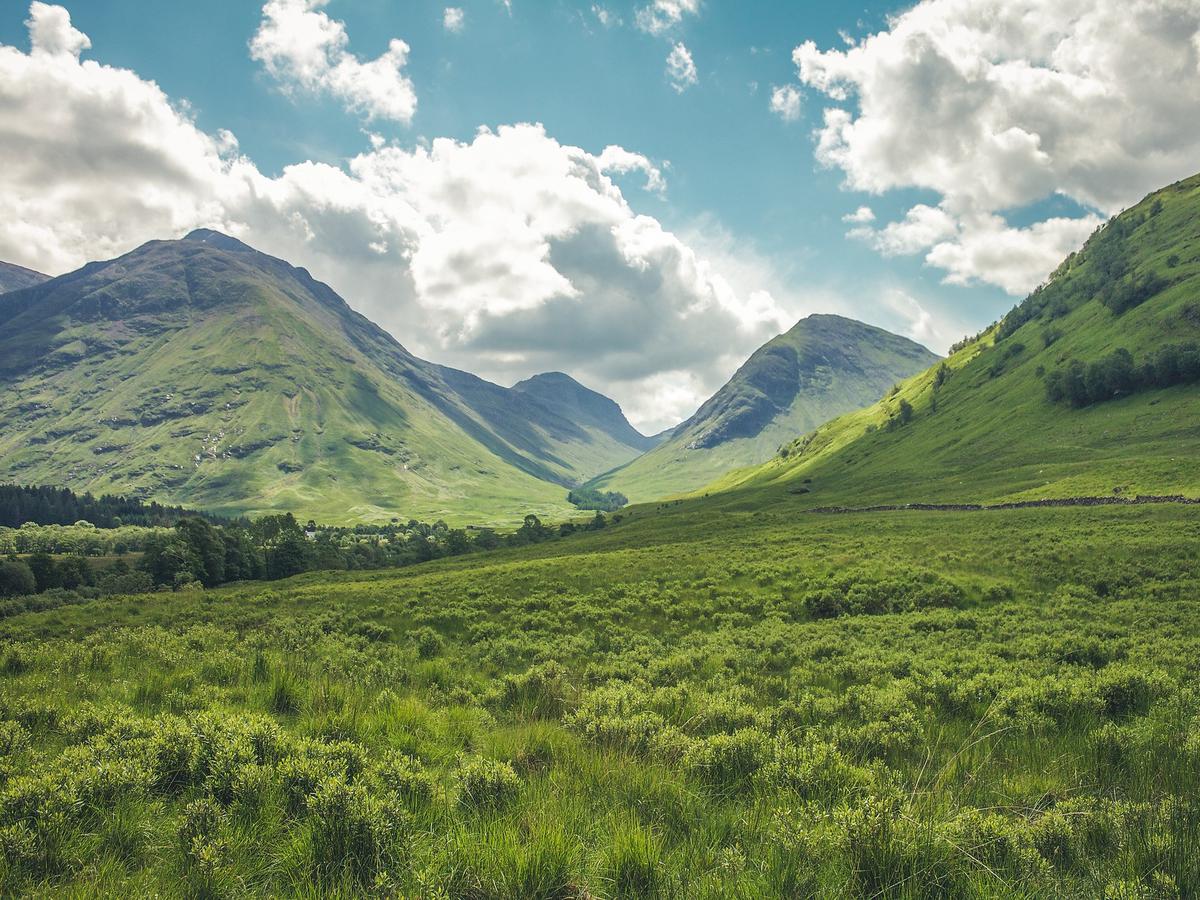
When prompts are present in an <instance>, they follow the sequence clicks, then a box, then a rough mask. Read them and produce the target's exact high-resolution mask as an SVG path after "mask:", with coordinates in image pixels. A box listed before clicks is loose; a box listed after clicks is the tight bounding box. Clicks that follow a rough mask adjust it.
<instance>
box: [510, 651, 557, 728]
mask: <svg viewBox="0 0 1200 900" xmlns="http://www.w3.org/2000/svg"><path fill="white" fill-rule="evenodd" d="M566 674H567V673H566V670H565V669H564V668H563V667H562V666H561V665H559V664H558V663H557V662H554V661H553V660H551V661H550V662H545V663H542V664H541V665H537V666H533V667H532V668H530V669H528V670H527V671H525V672H524V673H522V674H520V675H506V676H505V677H504V681H503V682H502V687H501V691H500V697H499V704H500V706H501V707H502V708H504V709H508V710H513V711H515V712H518V713H520V714H521V715H524V716H531V717H535V718H555V719H556V718H558V717H559V716H561V715H562V714H563V710H564V708H565V703H564V700H565V697H566V693H567V683H566Z"/></svg>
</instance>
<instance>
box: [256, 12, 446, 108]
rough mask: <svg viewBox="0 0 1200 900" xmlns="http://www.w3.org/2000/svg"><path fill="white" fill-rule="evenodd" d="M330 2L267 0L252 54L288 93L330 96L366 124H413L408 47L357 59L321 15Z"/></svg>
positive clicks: (340, 27)
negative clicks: (365, 121)
mask: <svg viewBox="0 0 1200 900" xmlns="http://www.w3.org/2000/svg"><path fill="white" fill-rule="evenodd" d="M326 3H328V0H268V2H267V3H266V4H265V5H264V6H263V9H262V22H261V23H260V24H259V27H258V31H257V32H256V33H255V35H254V37H253V38H252V39H251V41H250V54H251V56H252V57H253V58H254V59H255V60H257V61H258V62H261V63H262V64H263V67H264V68H265V69H266V70H267V72H268V73H269V74H270V75H271V76H272V77H273V78H275V79H276V80H278V81H279V83H280V84H281V85H282V86H283V89H284V90H285V91H287V92H290V93H298V92H306V93H310V94H329V95H330V96H333V97H336V98H338V99H339V100H340V101H342V103H344V104H345V105H346V107H347V108H348V109H350V110H352V111H353V112H356V113H359V114H361V115H363V116H365V117H366V118H367V120H368V121H370V120H375V119H387V120H391V121H395V122H402V123H405V124H408V123H409V122H411V121H412V117H413V115H414V113H415V112H416V109H417V94H416V90H415V89H414V88H413V83H412V81H411V80H409V78H408V77H407V76H406V75H405V74H404V66H405V64H406V63H407V61H408V51H409V47H408V44H406V43H404V41H402V40H399V39H397V38H393V39H392V40H391V41H390V42H389V43H388V49H387V50H386V51H385V52H384V53H383V54H382V55H380V56H379V57H377V58H376V59H373V60H370V61H368V62H363V61H361V60H359V59H358V57H356V56H355V55H354V54H352V53H351V52H350V51H349V49H348V47H349V44H350V38H349V36H348V35H347V34H346V26H345V25H344V24H343V23H341V22H338V21H336V20H334V19H331V18H329V16H327V15H326V14H325V13H324V12H322V11H321V7H322V6H325V5H326ZM449 12H450V11H449V10H447V27H449V19H450V16H449ZM459 25H460V26H461V18H460V20H459Z"/></svg>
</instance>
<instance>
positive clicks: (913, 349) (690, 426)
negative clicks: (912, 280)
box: [593, 315, 938, 501]
mask: <svg viewBox="0 0 1200 900" xmlns="http://www.w3.org/2000/svg"><path fill="white" fill-rule="evenodd" d="M937 358H938V357H937V356H936V355H935V354H933V353H931V352H930V351H929V350H926V349H925V348H924V347H922V346H921V345H920V344H916V343H914V342H913V341H910V340H908V339H907V338H902V337H899V336H898V335H894V334H891V333H890V332H887V331H884V330H883V329H881V328H874V327H872V326H870V325H865V324H863V323H862V322H856V321H854V320H853V319H845V318H842V317H841V316H831V315H815V316H809V317H808V318H806V319H802V320H800V321H799V322H797V323H796V325H795V326H793V327H792V329H791V330H790V331H788V332H786V333H785V334H781V335H779V336H778V337H776V338H774V339H773V340H771V341H769V342H768V343H766V344H764V345H763V346H762V347H760V348H759V349H758V350H757V351H756V352H755V353H754V355H753V356H751V357H750V358H749V359H748V360H747V361H746V363H745V364H744V365H743V366H742V367H741V368H740V369H738V371H737V372H736V373H735V374H734V376H733V377H732V378H731V379H730V380H729V382H728V383H727V384H726V385H725V386H724V387H723V388H721V390H720V391H718V392H717V393H716V394H714V395H713V396H712V398H710V399H709V400H708V401H707V402H706V403H705V404H704V405H703V406H701V407H700V409H699V410H697V412H696V414H695V415H693V416H692V417H691V418H690V419H688V420H687V421H686V422H684V423H683V424H681V425H679V426H678V427H677V428H675V429H674V430H673V431H672V432H671V433H670V434H669V436H668V437H667V438H666V440H664V441H663V442H662V443H661V444H660V445H659V446H658V447H656V448H655V449H653V450H651V451H650V452H649V453H647V454H646V455H644V456H641V457H639V458H638V459H636V460H634V461H633V462H631V463H629V464H628V465H626V466H624V467H622V468H620V469H618V470H616V471H614V472H610V473H608V474H606V475H603V476H601V477H600V478H598V479H596V480H595V481H594V482H593V484H594V485H595V486H596V487H597V488H600V489H603V490H615V491H620V492H621V493H623V494H625V495H626V496H628V497H629V498H630V499H631V500H634V501H644V500H652V499H657V498H660V497H666V496H670V495H672V494H679V493H684V492H687V491H692V490H695V489H697V488H699V487H701V486H703V485H705V484H707V483H709V482H710V481H712V480H713V479H714V478H717V477H718V476H719V475H721V474H722V473H724V472H727V471H729V470H730V469H734V468H739V467H742V466H747V465H751V464H754V463H761V462H763V461H765V460H767V459H770V458H771V456H772V455H773V454H774V453H775V452H776V450H778V448H779V446H780V444H782V443H786V442H787V441H790V440H791V439H792V438H794V437H795V436H796V435H797V434H802V433H804V432H806V431H808V430H810V429H812V428H815V427H816V426H818V425H820V424H821V423H822V422H826V421H828V420H829V419H832V418H834V417H835V416H838V415H841V414H842V413H845V412H847V411H849V410H852V409H857V408H859V407H862V406H865V405H867V404H868V403H871V402H873V401H875V400H877V399H878V398H879V397H880V396H882V395H883V393H884V391H886V390H888V389H889V388H890V387H892V385H894V384H895V383H896V382H897V381H898V380H900V379H902V378H906V377H908V376H910V375H912V374H913V373H914V372H919V371H921V370H922V369H924V368H925V367H927V366H928V365H930V364H931V363H932V362H934V361H935V360H936V359H937Z"/></svg>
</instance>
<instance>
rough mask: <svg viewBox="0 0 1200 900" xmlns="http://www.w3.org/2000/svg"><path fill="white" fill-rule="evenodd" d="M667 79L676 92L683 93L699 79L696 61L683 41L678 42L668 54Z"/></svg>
mask: <svg viewBox="0 0 1200 900" xmlns="http://www.w3.org/2000/svg"><path fill="white" fill-rule="evenodd" d="M667 79H668V80H669V81H670V82H671V87H673V88H674V89H675V91H676V93H679V94H682V93H683V92H684V91H686V90H687V89H688V88H690V87H691V86H692V85H694V84H695V83H696V81H697V76H696V63H695V62H694V61H693V60H692V53H691V51H690V50H688V48H687V47H685V46H684V45H683V43H682V42H681V43H677V44H676V45H675V46H674V47H672V48H671V52H670V53H669V54H667Z"/></svg>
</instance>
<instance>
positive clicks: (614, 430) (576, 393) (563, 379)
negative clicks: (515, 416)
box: [512, 372, 657, 450]
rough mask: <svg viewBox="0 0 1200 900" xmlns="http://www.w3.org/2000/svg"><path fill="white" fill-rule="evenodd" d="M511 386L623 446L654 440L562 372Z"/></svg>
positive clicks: (610, 403) (606, 399)
mask: <svg viewBox="0 0 1200 900" xmlns="http://www.w3.org/2000/svg"><path fill="white" fill-rule="evenodd" d="M512 389H513V390H514V391H519V392H521V393H522V394H526V395H528V396H530V397H533V398H535V399H537V400H539V401H540V402H541V403H542V404H544V405H545V406H548V407H550V408H551V409H553V410H555V411H556V412H558V413H559V414H560V415H562V416H564V417H566V418H568V419H570V420H571V421H575V422H586V423H588V424H590V425H592V426H594V427H597V428H599V429H600V430H602V431H603V432H604V433H606V434H608V435H609V436H610V437H613V438H615V439H616V440H618V441H620V442H621V443H622V444H625V445H626V446H627V447H633V448H635V449H638V450H649V449H650V448H651V447H653V446H654V445H655V444H656V443H657V441H656V440H655V439H653V438H648V437H646V436H645V435H644V434H642V433H641V432H640V431H638V430H637V429H636V428H634V427H633V426H632V425H630V424H629V420H628V419H626V418H625V413H623V412H622V411H621V407H620V406H619V405H618V404H617V402H616V401H615V400H613V399H612V398H611V397H606V396H605V395H604V394H600V393H597V392H596V391H593V390H592V389H591V388H589V387H587V386H586V385H583V384H580V383H579V382H578V381H576V380H575V379H574V378H572V377H571V376H570V375H567V374H566V373H565V372H542V373H541V374H539V375H533V376H531V377H530V378H526V379H525V380H524V381H520V382H518V383H517V384H514V385H513V387H512Z"/></svg>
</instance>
